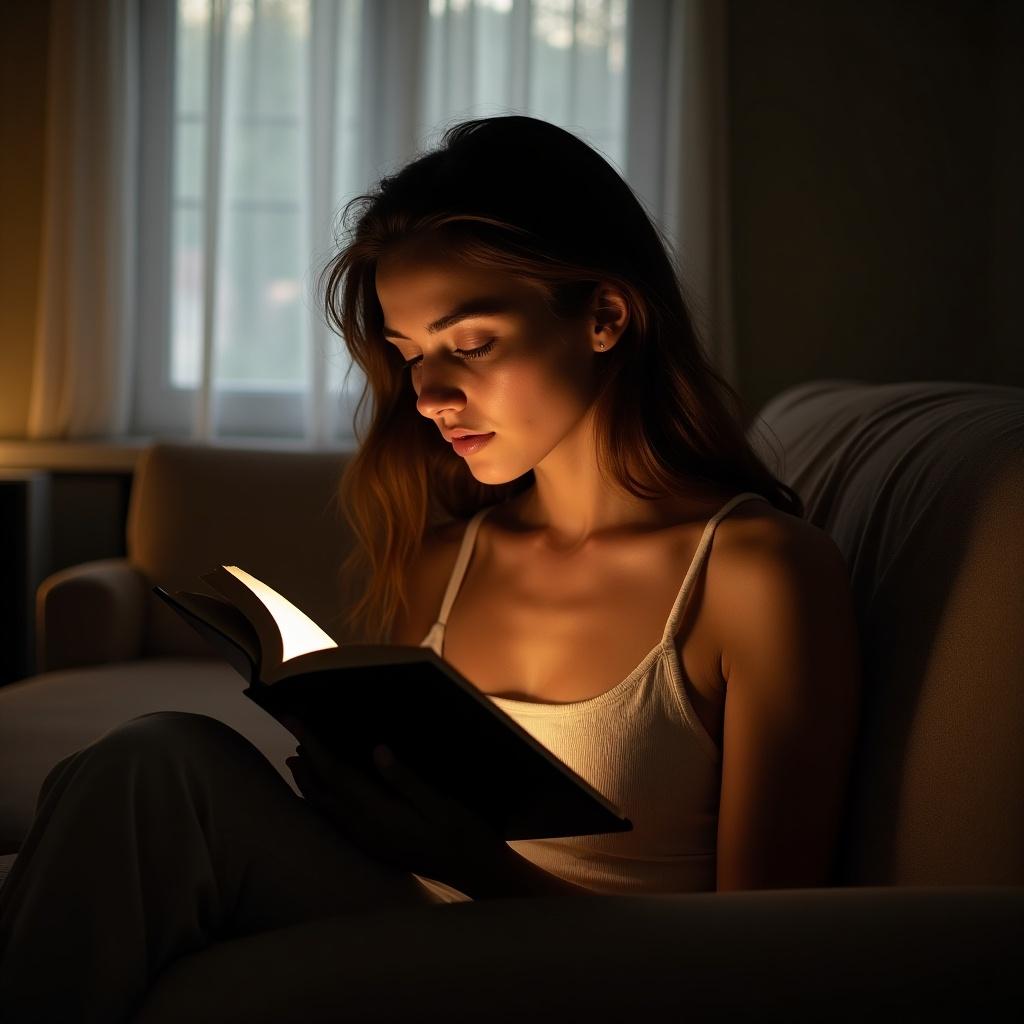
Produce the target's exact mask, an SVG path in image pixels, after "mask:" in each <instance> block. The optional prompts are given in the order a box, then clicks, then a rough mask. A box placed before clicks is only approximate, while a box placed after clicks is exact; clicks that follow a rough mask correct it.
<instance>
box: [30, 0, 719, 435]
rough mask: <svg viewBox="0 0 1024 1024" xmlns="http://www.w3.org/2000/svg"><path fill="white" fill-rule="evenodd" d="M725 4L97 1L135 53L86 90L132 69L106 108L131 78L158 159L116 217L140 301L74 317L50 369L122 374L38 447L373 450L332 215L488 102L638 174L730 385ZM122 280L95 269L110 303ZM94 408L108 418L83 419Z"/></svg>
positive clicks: (131, 133)
mask: <svg viewBox="0 0 1024 1024" xmlns="http://www.w3.org/2000/svg"><path fill="white" fill-rule="evenodd" d="M61 2H62V0H58V8H59V7H60V4H61ZM68 6H69V7H73V6H74V5H73V4H69V5H68ZM129 9H131V10H130V12H129V13H130V15H131V16H130V17H124V15H125V12H126V11H127V10H129ZM720 10H721V5H719V4H716V3H715V2H714V0H116V2H115V0H96V2H95V3H93V4H92V5H90V11H91V12H92V14H93V26H94V30H95V31H97V32H99V31H101V29H99V28H96V26H97V25H99V26H102V25H103V24H104V23H105V24H106V25H107V26H108V29H109V31H108V35H113V36H116V37H117V45H119V46H120V47H121V50H120V51H119V54H120V56H119V58H118V60H117V61H111V60H110V59H109V56H103V55H100V54H98V53H97V50H96V48H95V47H92V48H88V47H82V48H80V49H81V50H82V52H81V53H79V54H78V55H77V63H76V64H75V67H74V68H66V69H65V71H64V72H63V73H64V75H65V77H67V78H75V79H76V80H77V81H79V82H87V83H89V85H88V86H87V87H86V90H85V92H86V95H91V94H92V90H94V89H95V88H96V87H97V83H98V82H99V81H100V79H102V78H103V75H104V74H106V75H108V76H109V74H110V73H111V70H110V69H111V68H112V67H118V66H119V67H121V68H122V69H123V71H122V78H121V82H122V84H124V85H126V86H128V85H130V84H137V86H138V88H137V95H138V103H137V106H135V107H132V106H131V105H130V104H124V103H123V102H122V103H120V104H118V103H114V102H104V101H103V100H104V98H105V97H108V96H109V90H108V91H103V92H101V93H100V99H101V102H100V103H99V104H97V106H98V107H99V109H100V111H101V113H105V116H106V117H107V118H108V119H109V120H110V122H111V123H112V124H114V123H116V122H118V121H120V122H121V123H122V124H123V125H124V128H125V135H124V136H123V137H122V138H121V144H122V145H123V146H125V147H126V148H127V150H128V153H129V154H130V155H131V156H132V157H134V158H135V159H134V161H131V160H125V161H122V162H123V163H124V164H125V165H126V169H125V171H124V174H125V176H126V177H128V178H133V180H132V181H131V185H132V188H131V189H129V190H128V191H126V192H118V195H120V196H122V204H121V206H122V209H120V210H118V209H111V210H109V211H107V216H108V218H109V221H110V223H111V224H113V225H119V226H120V227H121V228H122V230H121V232H120V235H122V236H124V237H125V239H126V242H125V245H124V246H123V247H122V249H121V258H122V259H123V261H124V263H125V266H127V267H128V268H129V269H130V270H131V271H132V272H134V273H135V274H136V275H137V279H135V280H131V281H130V282H129V285H128V287H127V288H126V290H125V292H126V296H127V297H128V300H129V302H132V301H133V304H134V309H133V310H132V314H131V315H130V316H124V317H123V318H121V319H120V320H117V321H116V322H114V321H112V320H111V318H110V317H107V319H106V320H105V321H102V323H101V322H100V321H99V320H96V318H95V317H94V318H93V321H94V322H91V323H86V324H84V325H83V324H82V323H80V322H76V323H71V322H70V321H65V322H63V323H62V325H61V327H62V331H63V333H62V335H61V338H62V343H61V345H60V346H53V345H52V344H50V346H49V347H48V349H47V350H46V355H45V357H44V358H41V359H40V361H39V364H38V366H37V377H38V379H40V380H43V379H50V370H51V369H56V368H58V367H59V366H61V365H65V366H70V365H74V360H73V359H71V360H70V361H69V358H68V357H69V354H73V353H75V352H76V351H77V352H81V351H83V349H84V347H85V346H86V345H89V346H92V347H95V346H96V345H97V344H98V345H100V346H101V347H105V349H106V351H107V359H106V361H102V360H101V361H100V363H99V364H98V365H99V367H100V371H99V377H96V376H93V377H92V378H91V379H90V378H85V377H78V378H75V377H74V375H70V376H69V375H68V374H64V379H65V380H66V381H67V382H68V383H67V386H66V387H65V389H64V393H63V399H62V406H61V412H60V414H59V415H58V414H57V412H58V410H57V407H56V406H53V407H52V408H50V409H49V411H47V409H46V408H45V403H43V402H40V403H37V405H36V406H35V412H36V416H35V419H34V426H35V431H36V432H35V434H34V435H33V436H51V437H53V436H67V437H74V436H87V435H88V434H89V433H92V434H93V435H97V434H99V435H102V434H104V433H107V434H139V435H148V436H153V435H161V436H176V437H191V438H195V439H205V440H212V439H214V438H219V439H241V438H254V439H259V441H260V443H268V442H269V443H275V442H278V441H280V442H283V443H287V444H300V445H306V446H312V447H320V446H335V445H346V444H348V443H351V431H352V414H353V411H354V404H355V400H356V398H357V396H358V392H359V389H360V387H361V384H362V381H361V379H360V378H359V377H358V376H357V374H356V373H355V372H353V373H351V374H348V375H347V376H346V371H347V370H348V361H347V358H346V357H345V354H344V348H343V345H342V342H341V341H340V339H338V338H336V337H335V336H334V335H332V334H330V333H329V332H328V331H327V330H326V327H325V325H324V322H323V318H322V314H321V312H320V310H319V308H317V306H316V303H315V295H314V287H313V286H314V283H315V278H316V274H317V272H318V270H319V268H320V267H321V266H322V264H323V262H324V261H325V260H326V259H327V258H328V256H329V254H330V252H331V248H332V244H333V231H332V228H333V226H334V225H333V223H332V222H333V221H334V218H335V216H336V214H337V213H338V212H339V211H340V209H341V207H342V206H343V204H344V202H345V201H346V200H347V199H349V198H351V197H352V196H354V195H357V194H359V193H361V192H363V191H365V190H366V189H367V188H368V187H369V186H371V185H372V183H373V182H374V181H375V180H376V179H377V178H379V177H380V176H381V175H382V174H384V173H387V172H388V171H389V170H393V169H396V168H397V167H399V166H401V165H402V164H403V163H405V162H406V161H407V160H408V159H410V158H411V157H413V156H415V155H416V154H417V153H418V152H421V151H423V150H424V149H426V148H428V147H429V146H430V145H432V144H433V143H434V142H436V141H437V139H438V138H439V136H440V134H441V132H442V131H443V130H444V128H445V127H447V126H448V125H450V124H452V123H454V122H456V121H459V120H462V119H463V118H467V117H475V116H485V115H488V114H501V113H513V112H519V113H526V114H530V115H532V116H536V117H542V118H544V119H546V120H549V121H552V122H555V123H557V124H560V125H562V126H563V127H566V128H567V129H569V130H570V131H573V132H574V133H576V134H578V135H580V136H581V137H582V138H584V139H585V140H586V141H587V142H589V143H590V144H591V145H593V146H595V147H596V148H597V149H599V150H600V151H601V152H602V153H603V154H604V155H605V156H606V158H607V159H608V160H609V161H610V162H611V163H612V164H613V165H614V166H615V167H616V168H617V169H618V170H619V171H620V173H622V174H623V176H624V177H625V178H626V179H627V181H629V182H630V184H631V185H632V186H633V187H634V189H635V190H636V191H637V193H638V194H639V195H640V197H641V199H642V200H643V201H644V203H645V204H646V206H647V208H648V210H649V211H650V212H651V214H652V216H653V217H654V218H655V220H656V221H657V222H658V224H659V226H660V227H661V229H662V231H663V233H664V235H665V236H666V238H667V239H668V240H669V241H670V243H671V244H672V245H673V246H675V247H677V248H678V249H679V252H678V256H679V259H680V260H681V264H682V272H683V280H684V286H685V287H686V290H687V296H688V298H689V299H690V301H691V304H692V305H693V307H694V310H695V312H696V314H697V318H698V326H699V328H700V329H701V333H702V336H703V338H704V339H705V341H706V343H707V344H708V347H709V348H710V349H711V354H712V356H713V358H714V359H715V360H716V361H717V362H718V363H719V364H720V366H721V367H722V368H723V369H724V370H725V372H726V374H727V375H729V374H730V372H731V364H730V356H731V349H730V346H729V344H728V338H727V330H728V323H727V317H725V316H724V315H723V310H724V309H726V308H727V305H728V302H727V295H724V294H722V293H721V287H720V286H721V282H723V281H727V279H728V275H727V274H723V273H722V272H721V266H722V263H723V260H724V259H727V252H726V250H724V249H722V248H721V247H720V246H719V245H718V242H717V240H718V238H720V237H725V235H726V234H727V231H724V230H723V225H724V220H723V214H724V207H721V206H720V204H719V199H718V198H717V197H716V196H715V195H714V192H713V188H712V186H713V183H714V182H716V181H718V180H720V175H718V174H717V173H716V161H718V160H720V159H721V152H720V150H721V147H720V145H719V144H716V142H715V138H714V136H715V134H716V133H715V131H714V128H715V125H716V123H717V121H716V119H717V118H719V117H720V114H721V111H719V110H716V109H715V106H714V105H715V103H718V102H721V88H720V86H719V85H718V84H717V83H718V82H719V81H720V80H721V62H720V60H719V59H718V57H717V54H718V53H719V52H720V50H721V25H720V24H719V18H720V14H719V13H716V12H720ZM71 17H72V14H71V12H70V11H69V10H65V11H64V12H63V14H61V15H60V17H57V16H56V14H55V18H56V20H61V18H64V19H68V18H71ZM118 25H120V26H121V32H120V33H118V32H115V27H116V26H118ZM122 37H123V38H122ZM112 45H113V44H112ZM712 51H714V52H712ZM93 116H97V115H93ZM115 134H116V133H115ZM135 138H137V140H138V145H137V147H135V148H132V147H133V140H134V139H135ZM95 141H96V140H95V138H94V139H93V142H95ZM79 145H84V142H82V141H81V140H80V142H79ZM106 148H107V149H109V148H110V146H109V145H108V146H106ZM63 184H64V185H66V184H67V183H63ZM98 184H99V182H98V181H94V182H92V183H91V186H90V187H93V188H95V187H98ZM50 185H51V188H50V193H49V200H50V202H51V204H52V203H53V202H54V201H55V198H56V197H57V196H59V195H63V196H65V201H66V196H67V192H68V190H67V189H66V188H62V183H61V182H55V181H51V182H50ZM75 198H76V199H77V202H78V203H79V204H81V205H82V206H85V205H87V203H88V195H87V194H84V193H82V192H81V190H79V192H78V194H77V196H76V197H75ZM76 209H77V206H76V205H75V203H74V202H73V203H72V208H71V213H72V216H70V217H68V218H67V223H66V224H65V228H64V230H65V231H66V232H67V234H68V236H69V237H73V236H74V235H75V233H76V232H77V231H78V230H79V229H80V227H81V225H80V224H79V223H78V222H76V218H75V216H74V213H75V210H76ZM133 246H134V247H135V249H136V250H137V254H138V255H137V259H136V258H134V256H133V254H132V247H133ZM102 275H106V276H108V277H109V273H108V272H107V271H106V270H104V268H102V267H100V266H89V265H82V266H80V267H78V268H76V271H75V277H76V280H77V281H78V287H79V288H80V289H81V290H83V291H85V292H90V293H92V292H95V290H96V288H95V286H96V283H97V280H96V279H97V277H98V276H102ZM122 276H123V275H122ZM58 278H59V274H56V273H54V274H51V275H50V276H49V277H48V279H47V281H46V282H45V283H44V292H46V295H47V299H46V300H44V301H50V300H51V299H52V298H54V297H55V296H56V294H57V293H56V291H55V290H54V287H53V286H54V285H55V284H56V282H57V280H58ZM90 312H91V311H90ZM86 320H87V321H88V320H89V318H88V317H87V318H86ZM51 333H52V332H51ZM97 338H99V339H101V340H100V341H99V342H97V341H96V339H97ZM90 339H92V340H90ZM40 353H41V354H42V353H43V348H42V346H41V347H40ZM115 369H116V370H119V372H115ZM99 378H102V381H101V380H100V379H99ZM97 395H101V396H102V402H100V403H99V405H100V406H103V407H104V408H103V409H101V408H99V407H98V405H97ZM76 407H77V408H79V409H85V408H86V407H89V408H91V409H92V410H93V415H92V417H91V418H86V417H83V416H78V417H77V418H76V417H75V416H74V415H72V416H70V417H69V416H68V410H69V409H71V410H73V409H75V408H76ZM104 409H105V415H104Z"/></svg>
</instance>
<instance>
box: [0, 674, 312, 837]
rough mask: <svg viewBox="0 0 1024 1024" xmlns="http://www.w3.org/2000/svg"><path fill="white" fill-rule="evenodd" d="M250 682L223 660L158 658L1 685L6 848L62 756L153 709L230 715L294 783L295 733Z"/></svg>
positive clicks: (0, 822) (1, 824) (0, 772)
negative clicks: (252, 696) (289, 760)
mask: <svg viewBox="0 0 1024 1024" xmlns="http://www.w3.org/2000/svg"><path fill="white" fill-rule="evenodd" d="M244 688H245V683H244V681H243V680H242V678H241V677H240V676H239V675H238V673H237V672H235V671H234V669H232V668H230V667H229V666H227V665H225V664H223V663H222V662H219V661H215V660H211V659H209V658H152V659H142V660H139V661H129V662H123V663H121V664H117V665H107V666H96V667H90V668H83V669H75V670H69V671H61V672H46V673H44V674H42V675H38V676H33V677H31V678H29V679H26V680H23V681H21V682H17V683H11V684H9V685H7V686H5V687H3V688H2V689H0V778H2V779H3V785H2V786H0V854H5V853H11V852H14V851H16V850H17V849H18V848H19V846H20V845H21V841H22V839H23V838H24V836H25V834H26V832H27V831H28V827H29V825H30V823H31V821H32V818H33V816H34V814H35V805H36V798H37V797H38V795H39V788H40V786H41V785H42V783H43V780H44V779H45V778H46V775H47V773H48V772H49V770H50V769H51V768H52V767H53V766H54V765H55V764H56V763H57V762H58V761H59V760H61V759H62V758H64V757H67V756H68V755H69V754H72V753H74V752H75V751H76V750H80V749H81V748H82V747H84V746H85V745H86V744H88V743H91V742H92V741H93V740H95V739H97V738H98V737H100V736H102V735H103V734H104V733H105V732H107V731H108V730H109V729H112V728H113V727H114V726H116V725H118V724H120V723H121V722H124V721H126V720H127V719H129V718H135V717H136V716H137V715H143V714H146V713H147V712H150V711H164V710H169V711H193V712H196V713H198V714H204V715H210V716H211V717H213V718H218V719H220V720H221V721H222V722H226V723H227V724H228V725H230V726H232V728H234V729H237V730H238V732H240V733H241V734H242V735H243V736H245V737H246V738H247V739H249V740H250V741H251V742H252V743H253V744H255V745H256V747H258V748H259V749H260V750H261V751H262V752H263V753H264V755H265V756H266V757H267V758H268V760H270V762H271V763H272V764H273V765H274V767H275V768H277V770H278V771H279V772H280V773H281V775H282V777H283V778H284V779H285V780H286V781H287V782H288V783H289V784H290V785H291V786H292V788H293V789H294V788H295V786H294V783H293V781H292V776H291V772H290V771H289V770H288V768H287V767H286V766H285V764H284V759H285V758H286V757H289V756H290V755H291V754H293V753H294V752H295V747H296V741H295V738H294V737H293V736H292V734H291V733H290V732H288V730H287V729H285V728H283V727H282V726H280V725H278V723H277V722H276V721H275V720H274V719H273V718H271V717H270V715H268V714H267V713H266V712H264V711H262V710H261V709H260V708H258V707H257V706H256V705H255V704H253V702H252V701H250V700H249V699H248V697H245V696H243V694H242V690H243V689H244ZM296 792H298V791H297V790H296Z"/></svg>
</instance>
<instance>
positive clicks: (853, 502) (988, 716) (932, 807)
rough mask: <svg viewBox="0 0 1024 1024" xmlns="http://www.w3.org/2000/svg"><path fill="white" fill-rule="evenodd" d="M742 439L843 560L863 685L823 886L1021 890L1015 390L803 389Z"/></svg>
mask: <svg viewBox="0 0 1024 1024" xmlns="http://www.w3.org/2000/svg"><path fill="white" fill-rule="evenodd" d="M765 427H768V428H770V430H766V429H765ZM748 434H749V435H750V437H751V439H752V440H753V441H754V442H755V444H756V445H757V446H758V447H759V449H760V450H761V451H762V454H763V455H764V457H765V459H766V461H768V463H769V465H771V466H773V468H776V469H777V472H778V475H779V477H780V479H782V480H783V481H784V482H786V483H787V484H789V485H790V486H791V487H793V488H794V489H795V490H796V491H797V492H798V493H799V494H800V496H801V497H802V498H803V500H804V502H805V505H806V509H807V518H808V519H809V520H810V521H811V522H813V523H814V524H816V525H817V526H819V527H821V528H822V529H823V530H825V531H827V532H828V533H829V534H830V535H831V536H832V537H833V539H834V540H835V541H836V543H837V544H838V546H839V547H840V549H841V550H842V552H843V554H844V555H845V556H846V559H847V563H848V566H849V569H850V577H851V587H852V591H853V595H854V599H855V603H856V607H857V614H858V620H859V623H858V624H859V628H860V631H861V642H862V646H863V651H864V671H865V684H866V685H865V694H864V705H863V714H862V719H861V733H860V739H859V743H858V748H857V752H856V759H855V764H854V771H853V777H852V779H851V792H850V798H849V802H848V809H847V814H846V819H845V822H844V834H843V838H842V842H841V844H840V847H841V854H840V856H841V863H840V865H839V866H838V878H837V881H838V882H839V883H840V884H853V885H890V884H891V885H930V884H939V885H942V884H959V883H963V884H1021V883H1024V814H1022V813H1021V811H1022V808H1024V389H1018V388H1008V387H996V386H988V385H980V384H962V383H949V382H912V383H899V384H886V385H875V384H869V383H864V382H858V381H848V380H846V381H843V380H832V381H815V382H811V383H808V384H802V385H798V386H796V387H793V388H790V389H788V390H786V391H784V392H782V393H781V394H779V395H778V396H776V397H775V398H774V399H772V400H771V401H770V402H769V403H768V404H767V405H766V406H765V407H764V409H762V410H761V412H760V414H759V416H758V417H757V418H755V420H754V423H753V424H752V426H751V429H750V431H748ZM773 435H774V436H773ZM780 445H781V454H782V461H781V464H780V463H779V462H777V461H776V460H775V458H774V455H773V453H775V452H778V451H779V447H780Z"/></svg>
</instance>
